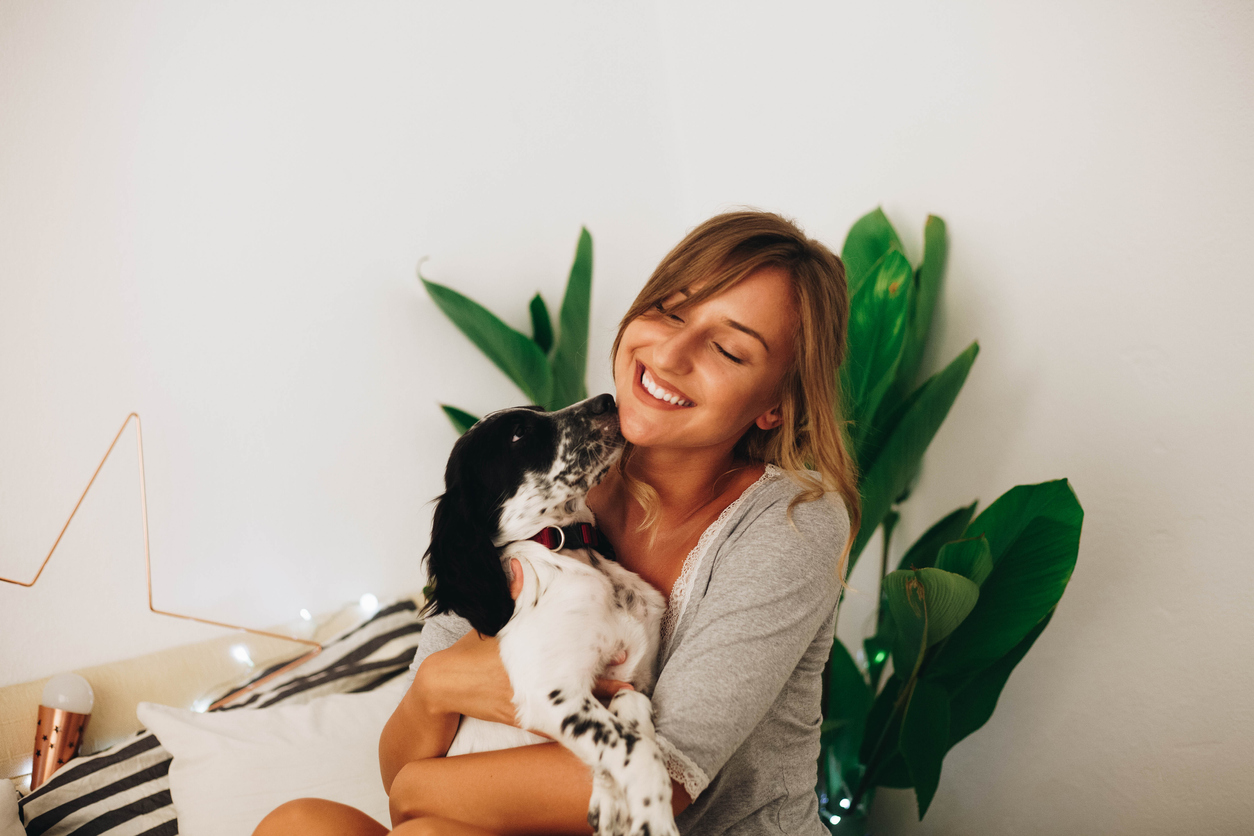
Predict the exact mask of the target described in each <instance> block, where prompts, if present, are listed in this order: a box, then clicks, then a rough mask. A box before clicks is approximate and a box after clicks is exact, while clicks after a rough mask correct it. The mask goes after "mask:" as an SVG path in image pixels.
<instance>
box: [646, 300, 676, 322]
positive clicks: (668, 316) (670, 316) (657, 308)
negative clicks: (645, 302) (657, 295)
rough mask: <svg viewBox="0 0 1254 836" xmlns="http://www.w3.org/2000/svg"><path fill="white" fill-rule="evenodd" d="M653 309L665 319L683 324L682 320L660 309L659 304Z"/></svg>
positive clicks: (662, 308)
mask: <svg viewBox="0 0 1254 836" xmlns="http://www.w3.org/2000/svg"><path fill="white" fill-rule="evenodd" d="M653 309H654V310H656V311H657V312H658V313H660V314H661V315H662V316H664V317H666V318H667V319H670V320H673V321H675V322H683V320H682V319H680V318H679V317H678V316H676V315H675V314H673V313H669V312H667V310H666V308H664V307H662V303H661V302H658V303H657V304H655V305H654V306H653Z"/></svg>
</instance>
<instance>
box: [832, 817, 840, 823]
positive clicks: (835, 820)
mask: <svg viewBox="0 0 1254 836" xmlns="http://www.w3.org/2000/svg"><path fill="white" fill-rule="evenodd" d="M831 821H832V824H840V816H832V819H831Z"/></svg>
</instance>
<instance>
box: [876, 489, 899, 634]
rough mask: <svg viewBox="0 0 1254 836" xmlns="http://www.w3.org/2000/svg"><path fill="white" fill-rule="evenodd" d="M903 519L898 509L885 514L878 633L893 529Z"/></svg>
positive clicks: (877, 615)
mask: <svg viewBox="0 0 1254 836" xmlns="http://www.w3.org/2000/svg"><path fill="white" fill-rule="evenodd" d="M899 519H901V515H900V514H898V513H897V512H896V511H892V510H890V511H889V512H888V513H887V514H885V515H884V545H883V548H882V549H881V550H880V587H879V588H880V597H879V600H878V601H876V602H875V631H876V632H877V633H878V632H879V628H880V619H881V618H882V611H883V608H884V578H885V577H886V576H887V575H888V547H889V544H890V543H892V539H893V529H894V528H896V527H897V520H899Z"/></svg>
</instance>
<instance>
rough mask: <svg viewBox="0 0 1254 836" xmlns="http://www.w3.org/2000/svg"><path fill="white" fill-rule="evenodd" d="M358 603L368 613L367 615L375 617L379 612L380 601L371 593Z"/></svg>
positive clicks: (362, 597)
mask: <svg viewBox="0 0 1254 836" xmlns="http://www.w3.org/2000/svg"><path fill="white" fill-rule="evenodd" d="M357 603H359V604H360V605H361V608H362V609H363V610H365V611H366V615H374V614H375V613H376V612H378V611H379V599H378V598H377V597H375V596H374V595H372V594H371V593H369V592H367V593H366V594H365V595H363V596H361V598H360V599H359V600H358V602H357Z"/></svg>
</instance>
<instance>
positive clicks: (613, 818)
mask: <svg viewBox="0 0 1254 836" xmlns="http://www.w3.org/2000/svg"><path fill="white" fill-rule="evenodd" d="M622 445H623V439H622V436H621V435H620V434H619V430H618V413H617V410H616V408H615V406H614V399H613V398H612V397H611V396H610V395H600V396H598V397H595V398H590V399H588V400H586V401H582V402H581V403H577V404H575V405H574V406H570V407H567V408H566V409H563V410H560V411H557V412H551V413H546V412H542V411H539V408H538V407H535V408H529V407H520V408H516V409H507V410H502V411H500V412H494V413H492V414H491V415H488V416H486V417H485V418H483V420H481V421H480V422H479V423H477V424H475V425H474V426H473V427H472V428H471V429H470V430H468V431H467V432H466V433H465V434H464V435H463V436H462V437H461V438H460V439H459V440H458V441H457V443H456V444H455V445H454V446H453V452H452V454H451V455H450V457H449V462H448V468H447V470H446V471H445V476H444V482H445V493H444V495H443V496H442V497H441V498H440V501H439V504H438V505H437V506H436V509H435V517H434V521H433V525H432V533H431V547H430V549H428V551H427V555H426V558H427V574H428V577H429V579H430V582H431V589H430V591H429V602H428V612H430V613H433V614H435V613H444V612H453V613H456V614H457V615H460V616H462V617H463V618H465V619H466V620H467V621H469V622H470V624H471V626H472V627H473V628H474V629H476V630H478V631H479V632H480V633H483V634H484V635H489V636H493V635H494V636H497V637H498V639H499V641H500V652H501V661H502V662H503V663H504V665H505V670H506V672H507V673H508V674H509V679H510V684H511V685H512V686H513V688H514V707H515V710H516V714H517V719H518V722H519V724H520V725H521V726H522V727H523V728H526V729H535V730H536V731H539V732H542V733H544V734H546V735H549V736H550V737H552V738H553V739H554V740H557V741H559V742H560V743H562V744H563V745H565V746H566V747H567V748H568V749H570V750H571V751H572V752H574V753H575V754H576V755H577V756H578V757H579V758H580V759H581V760H582V761H583V762H584V763H586V764H587V765H588V766H589V767H590V768H591V769H592V774H593V789H592V798H591V801H590V803H589V807H588V823H589V824H591V825H592V828H593V830H594V831H596V832H597V833H598V834H601V836H610V834H613V835H614V836H618V835H619V834H641V836H670V834H677V833H678V831H677V830H676V828H675V822H674V819H673V817H672V815H671V804H670V802H671V782H670V778H669V776H668V775H667V771H666V766H665V764H664V762H663V759H662V756H661V754H660V752H659V751H658V747H657V743H656V740H655V738H654V731H653V721H652V703H651V702H650V700H649V698H648V696H647V695H648V694H651V693H652V691H653V684H654V680H655V678H656V670H655V666H656V663H657V654H658V635H659V628H660V625H661V619H662V613H663V611H664V609H665V601H664V600H663V598H662V595H661V593H659V592H658V591H657V590H656V589H654V588H653V587H651V586H650V585H649V584H648V583H646V582H645V581H643V580H642V579H641V578H640V577H639V576H638V575H636V574H634V573H632V572H629V571H627V570H626V569H624V568H623V567H621V566H619V565H618V564H617V563H615V562H613V561H612V560H608V559H606V558H605V557H604V556H602V555H600V554H598V553H597V551H596V549H595V548H593V547H591V545H590V544H589V542H588V541H589V540H591V541H592V543H593V544H595V533H594V530H593V529H592V526H591V523H592V520H593V517H592V512H591V511H590V510H588V505H587V503H586V502H585V497H586V495H587V493H588V491H589V489H591V488H592V486H593V485H595V484H596V483H597V482H598V481H600V479H601V477H603V476H604V475H605V473H606V471H608V470H609V468H610V466H611V465H613V463H614V462H615V461H616V460H617V458H618V456H619V454H620V453H621V451H622ZM537 535H539V538H538V539H539V540H541V541H544V542H547V543H548V545H544V544H542V542H537V540H536V539H532V538H533V537H537ZM550 546H552V548H550ZM514 558H517V559H518V561H519V563H520V564H521V566H522V575H523V581H522V592H521V593H520V594H519V595H518V598H517V600H514V599H512V598H511V597H510V584H509V578H508V575H507V571H508V567H509V566H510V565H511V560H512V559H514ZM598 677H605V678H609V679H617V680H621V681H625V682H630V683H631V684H632V686H633V687H634V688H635V689H636V690H634V691H631V690H623V691H619V692H618V693H617V694H616V695H615V696H614V698H613V699H612V700H611V701H610V704H609V708H608V709H607V708H605V707H603V706H602V705H601V703H600V702H598V701H597V699H596V697H594V696H593V693H592V687H593V684H594V682H595V680H596V679H597V678H598ZM542 741H543V738H541V737H538V736H537V735H534V734H531V733H530V732H526V731H523V730H522V729H518V728H514V727H512V726H506V725H502V724H499V723H490V722H486V721H483V720H477V719H474V718H471V717H463V718H462V722H461V725H460V727H459V728H458V731H457V736H456V737H455V738H454V740H453V743H452V746H451V747H450V749H449V752H448V754H449V755H457V754H463V753H467V752H476V751H487V750H493V749H505V748H509V747H512V746H523V745H527V744H529V743H537V742H542Z"/></svg>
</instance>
